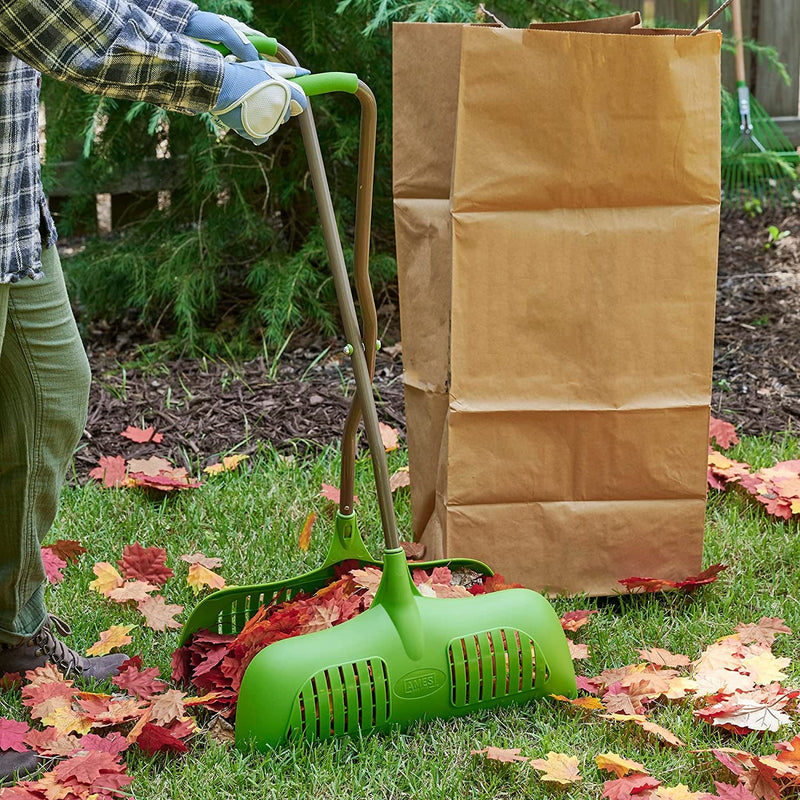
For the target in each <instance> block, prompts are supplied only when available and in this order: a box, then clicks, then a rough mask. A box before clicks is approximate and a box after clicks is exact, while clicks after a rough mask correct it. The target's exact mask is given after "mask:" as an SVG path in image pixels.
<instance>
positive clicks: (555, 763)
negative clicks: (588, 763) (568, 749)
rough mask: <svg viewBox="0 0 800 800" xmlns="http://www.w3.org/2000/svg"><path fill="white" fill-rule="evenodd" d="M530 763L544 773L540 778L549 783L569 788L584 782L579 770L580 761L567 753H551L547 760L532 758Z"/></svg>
mask: <svg viewBox="0 0 800 800" xmlns="http://www.w3.org/2000/svg"><path fill="white" fill-rule="evenodd" d="M529 763H530V765H531V766H532V767H533V768H534V769H535V770H538V771H539V772H541V773H542V774H541V775H540V776H539V777H540V778H541V779H542V780H543V781H547V782H548V783H557V784H559V785H560V786H569V785H570V784H572V783H577V782H578V781H580V780H582V778H581V774H580V772H579V770H578V759H577V758H575V757H574V756H568V755H566V754H565V753H554V752H552V751H551V752H549V753H548V754H547V756H546V757H545V758H532V759H531V760H530V762H529Z"/></svg>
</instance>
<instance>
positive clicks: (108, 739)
mask: <svg viewBox="0 0 800 800" xmlns="http://www.w3.org/2000/svg"><path fill="white" fill-rule="evenodd" d="M78 743H79V746H80V749H81V750H87V751H88V750H99V751H100V752H101V753H110V754H111V755H112V756H116V755H119V754H120V753H122V752H124V751H125V750H127V748H128V741H127V740H126V739H125V737H124V736H123V735H122V734H121V733H109V734H108V736H98V735H97V734H95V733H87V734H86V736H81V738H80V739H79V740H78Z"/></svg>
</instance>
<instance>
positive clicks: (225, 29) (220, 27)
mask: <svg viewBox="0 0 800 800" xmlns="http://www.w3.org/2000/svg"><path fill="white" fill-rule="evenodd" d="M183 32H184V33H185V34H186V35H187V36H189V37H191V38H192V39H197V41H198V42H207V43H208V44H224V45H225V47H227V48H228V50H230V51H231V53H233V55H235V56H236V58H238V59H239V60H240V61H258V51H257V50H256V48H255V47H253V45H252V44H250V42H249V41H248V40H247V35H246V34H248V33H250V34H257V35H259V36H263V35H264V34H262V33H261V32H260V31H257V30H255V28H251V27H250V26H249V25H245V24H244V23H243V22H239V20H238V19H234V18H233V17H226V16H224V15H222V14H212V13H211V12H209V11H195V12H194V13H193V14H192V16H191V17H189V22H188V23H187V25H186V27H185V28H184V31H183Z"/></svg>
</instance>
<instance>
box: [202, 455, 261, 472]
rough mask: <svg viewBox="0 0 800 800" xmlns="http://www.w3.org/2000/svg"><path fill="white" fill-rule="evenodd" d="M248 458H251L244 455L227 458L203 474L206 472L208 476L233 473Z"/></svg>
mask: <svg viewBox="0 0 800 800" xmlns="http://www.w3.org/2000/svg"><path fill="white" fill-rule="evenodd" d="M248 458H250V456H248V455H245V454H244V453H237V454H236V455H232V456H225V457H224V458H223V459H222V461H219V462H217V463H216V464H210V465H209V466H207V467H206V468H205V469H204V470H203V472H205V473H206V474H207V475H219V474H221V473H223V472H233V470H235V469H236V468H237V467H238V466H239V464H241V463H242V461H246V460H247V459H248Z"/></svg>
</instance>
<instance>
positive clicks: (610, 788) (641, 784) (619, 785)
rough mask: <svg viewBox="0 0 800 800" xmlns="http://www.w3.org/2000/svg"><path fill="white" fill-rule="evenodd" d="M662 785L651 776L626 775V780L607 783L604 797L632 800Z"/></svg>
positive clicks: (611, 799)
mask: <svg viewBox="0 0 800 800" xmlns="http://www.w3.org/2000/svg"><path fill="white" fill-rule="evenodd" d="M660 785H661V781H658V780H656V779H655V778H651V777H650V776H649V775H626V776H625V777H624V778H615V779H614V780H613V781H606V782H605V783H604V784H603V797H608V798H609V800H632V799H633V798H634V797H638V796H639V795H641V794H643V793H645V792H649V791H650V790H651V789H656V788H658V787H659V786H660ZM645 796H646V795H645Z"/></svg>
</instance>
